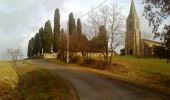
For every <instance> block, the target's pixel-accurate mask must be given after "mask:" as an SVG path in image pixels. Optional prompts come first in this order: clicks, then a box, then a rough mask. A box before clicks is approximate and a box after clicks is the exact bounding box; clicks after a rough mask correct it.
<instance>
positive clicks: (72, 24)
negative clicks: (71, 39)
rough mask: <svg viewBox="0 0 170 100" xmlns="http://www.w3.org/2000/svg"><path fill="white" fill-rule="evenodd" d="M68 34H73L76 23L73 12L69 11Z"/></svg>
mask: <svg viewBox="0 0 170 100" xmlns="http://www.w3.org/2000/svg"><path fill="white" fill-rule="evenodd" d="M68 28H69V35H73V34H74V33H75V32H76V23H75V19H74V16H73V13H70V15H69V20H68Z"/></svg>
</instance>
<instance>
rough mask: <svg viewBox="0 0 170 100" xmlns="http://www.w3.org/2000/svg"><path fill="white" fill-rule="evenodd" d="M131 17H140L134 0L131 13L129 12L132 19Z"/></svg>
mask: <svg viewBox="0 0 170 100" xmlns="http://www.w3.org/2000/svg"><path fill="white" fill-rule="evenodd" d="M130 18H133V19H134V18H139V17H138V14H137V11H136V7H135V4H134V0H132V2H131V7H130V13H129V16H128V19H130Z"/></svg>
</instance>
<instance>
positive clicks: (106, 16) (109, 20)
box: [86, 3, 125, 69]
mask: <svg viewBox="0 0 170 100" xmlns="http://www.w3.org/2000/svg"><path fill="white" fill-rule="evenodd" d="M101 25H104V26H105V27H106V30H107V41H108V43H107V44H108V49H107V51H105V52H104V53H102V54H103V57H104V61H105V63H107V68H106V69H108V68H110V65H111V61H112V56H113V52H114V51H115V49H116V48H117V47H118V46H120V45H121V44H122V43H123V36H124V34H123V29H124V27H125V17H124V16H123V15H122V13H121V9H120V7H119V6H118V4H116V3H114V4H113V5H112V6H109V5H104V6H102V7H101V8H100V9H99V10H96V11H93V12H91V13H90V14H89V16H88V20H87V22H86V26H89V27H90V28H93V31H91V32H93V33H94V34H95V36H96V32H97V31H96V27H97V30H98V28H99V26H101ZM92 26H93V27H92ZM91 34H92V33H91ZM109 51H110V53H111V55H110V56H108V52H109Z"/></svg>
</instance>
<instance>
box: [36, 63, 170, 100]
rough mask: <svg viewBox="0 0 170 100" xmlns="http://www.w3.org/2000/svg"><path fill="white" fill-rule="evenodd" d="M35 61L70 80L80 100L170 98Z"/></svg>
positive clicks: (131, 85)
mask: <svg viewBox="0 0 170 100" xmlns="http://www.w3.org/2000/svg"><path fill="white" fill-rule="evenodd" d="M33 62H34V63H35V64H38V65H40V66H41V67H43V68H45V69H48V70H50V71H51V72H52V73H54V74H58V75H60V76H61V77H63V78H65V79H67V80H69V81H70V82H71V83H72V84H73V86H74V87H75V89H76V91H77V93H78V96H79V98H80V100H170V96H168V95H165V94H161V93H159V92H156V91H153V90H151V89H148V88H145V87H141V86H136V85H133V84H130V83H127V82H123V81H120V80H117V79H111V78H108V77H103V76H101V75H97V74H94V73H91V72H86V71H81V70H75V69H74V68H72V67H66V66H64V65H61V64H54V63H51V62H47V61H45V60H33Z"/></svg>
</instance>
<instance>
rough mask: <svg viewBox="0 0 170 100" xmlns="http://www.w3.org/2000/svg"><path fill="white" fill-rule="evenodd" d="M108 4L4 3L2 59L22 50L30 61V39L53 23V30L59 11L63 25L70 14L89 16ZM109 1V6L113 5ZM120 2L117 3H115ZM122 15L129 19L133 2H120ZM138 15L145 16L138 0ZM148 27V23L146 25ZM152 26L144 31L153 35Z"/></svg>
mask: <svg viewBox="0 0 170 100" xmlns="http://www.w3.org/2000/svg"><path fill="white" fill-rule="evenodd" d="M103 1H104V0H0V55H2V54H3V53H4V51H5V50H6V49H8V48H16V47H18V46H20V47H21V49H22V50H23V52H24V55H25V57H26V52H27V44H28V41H29V39H30V38H31V37H32V36H34V34H35V33H36V32H37V31H38V30H39V28H40V27H42V26H44V23H45V22H46V21H47V20H48V19H49V20H51V23H52V26H53V16H54V11H55V9H56V8H59V9H60V14H61V20H62V21H61V23H62V24H63V23H64V22H65V21H67V20H68V15H69V13H70V12H74V14H75V15H76V16H80V15H83V14H86V13H87V12H88V11H89V10H90V9H91V8H92V7H96V6H97V5H99V4H100V3H101V2H103ZM113 1H114V0H108V1H107V3H113ZM115 1H116V0H115ZM117 3H118V4H120V6H121V8H122V13H123V14H124V15H125V17H127V15H128V13H129V9H130V3H131V0H117ZM135 5H136V8H137V11H138V15H139V16H141V15H142V10H143V7H142V4H141V0H136V1H135ZM142 23H146V21H142ZM147 27H148V26H146V25H142V29H141V30H142V31H143V32H144V33H145V32H149V31H148V30H149V29H148V28H147Z"/></svg>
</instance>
